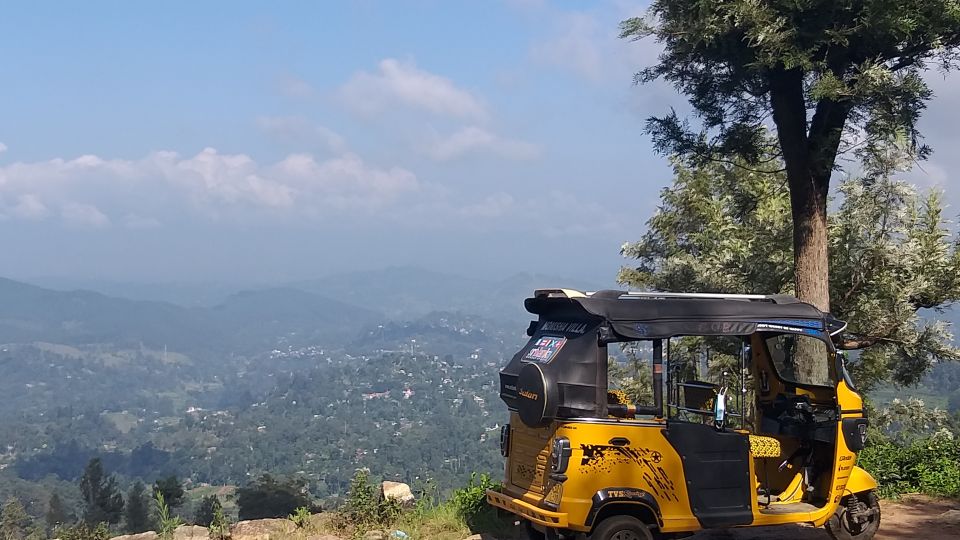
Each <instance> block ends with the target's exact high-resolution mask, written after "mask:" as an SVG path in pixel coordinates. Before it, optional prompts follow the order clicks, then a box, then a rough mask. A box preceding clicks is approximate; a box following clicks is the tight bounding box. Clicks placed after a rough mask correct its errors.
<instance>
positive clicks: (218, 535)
mask: <svg viewBox="0 0 960 540" xmlns="http://www.w3.org/2000/svg"><path fill="white" fill-rule="evenodd" d="M207 533H208V536H209V537H210V540H225V539H226V538H229V537H230V521H229V520H228V519H227V516H226V515H224V513H223V506H221V505H220V501H219V500H217V504H216V505H214V507H213V519H211V520H210V525H208V526H207Z"/></svg>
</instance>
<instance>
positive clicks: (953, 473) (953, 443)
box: [859, 431, 960, 497]
mask: <svg viewBox="0 0 960 540" xmlns="http://www.w3.org/2000/svg"><path fill="white" fill-rule="evenodd" d="M859 463H860V466H862V467H863V468H864V469H866V470H867V471H868V472H870V473H871V474H872V475H873V476H874V478H876V479H877V481H878V482H879V484H880V495H881V496H883V497H896V496H898V495H901V494H903V493H924V494H927V495H934V496H946V497H958V496H960V441H958V440H956V439H955V438H954V437H953V435H952V434H951V433H950V432H947V431H941V432H938V433H935V434H934V435H931V436H929V437H926V438H922V439H916V440H913V441H911V442H896V441H893V440H881V441H879V442H876V443H874V444H871V445H870V446H868V447H867V448H865V449H864V450H863V452H861V453H860V462H859Z"/></svg>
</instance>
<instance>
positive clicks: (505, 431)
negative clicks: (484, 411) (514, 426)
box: [500, 424, 510, 457]
mask: <svg viewBox="0 0 960 540" xmlns="http://www.w3.org/2000/svg"><path fill="white" fill-rule="evenodd" d="M500 455H501V456H503V457H507V456H509V455H510V424H506V425H504V426H503V427H502V428H500Z"/></svg>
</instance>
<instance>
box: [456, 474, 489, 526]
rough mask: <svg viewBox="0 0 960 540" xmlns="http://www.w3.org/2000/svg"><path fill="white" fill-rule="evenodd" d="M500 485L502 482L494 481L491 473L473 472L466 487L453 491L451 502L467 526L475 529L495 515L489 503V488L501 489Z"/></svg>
mask: <svg viewBox="0 0 960 540" xmlns="http://www.w3.org/2000/svg"><path fill="white" fill-rule="evenodd" d="M500 487H501V486H500V483H499V482H494V481H493V480H492V479H491V478H490V475H488V474H481V475H480V476H477V473H473V474H471V475H470V481H469V482H468V483H467V485H466V486H465V487H462V488H460V489H458V490H456V491H454V492H453V497H451V499H450V504H451V505H453V507H454V508H455V509H456V511H457V515H459V516H460V518H461V519H463V521H464V522H465V523H466V524H467V526H469V527H470V528H471V529H473V528H475V527H477V526H478V525H480V524H481V523H482V522H486V521H488V519H490V518H494V517H495V512H494V511H493V509H492V508H490V506H489V505H487V490H488V489H500Z"/></svg>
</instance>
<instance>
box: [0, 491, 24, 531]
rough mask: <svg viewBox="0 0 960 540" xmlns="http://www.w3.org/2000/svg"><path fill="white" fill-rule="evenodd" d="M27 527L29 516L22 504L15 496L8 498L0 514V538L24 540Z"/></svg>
mask: <svg viewBox="0 0 960 540" xmlns="http://www.w3.org/2000/svg"><path fill="white" fill-rule="evenodd" d="M29 528H30V516H28V515H27V511H26V510H24V508H23V504H21V503H20V501H19V500H18V499H16V498H11V499H10V500H8V501H7V503H6V504H4V505H3V513H2V515H0V540H24V539H25V538H26V537H27V534H28V530H29Z"/></svg>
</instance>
